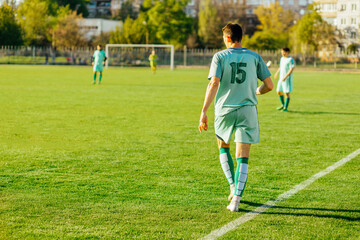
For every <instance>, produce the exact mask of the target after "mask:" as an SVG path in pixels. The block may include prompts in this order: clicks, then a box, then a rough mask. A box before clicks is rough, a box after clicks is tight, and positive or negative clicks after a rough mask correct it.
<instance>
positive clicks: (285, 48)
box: [282, 47, 290, 53]
mask: <svg viewBox="0 0 360 240" xmlns="http://www.w3.org/2000/svg"><path fill="white" fill-rule="evenodd" d="M282 50H283V51H284V52H287V53H289V52H290V48H288V47H283V49H282Z"/></svg>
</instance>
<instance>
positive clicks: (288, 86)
mask: <svg viewBox="0 0 360 240" xmlns="http://www.w3.org/2000/svg"><path fill="white" fill-rule="evenodd" d="M283 88H284V93H285V105H284V110H283V111H284V112H287V111H288V107H289V104H290V93H291V92H292V88H293V85H292V79H291V78H289V79H287V80H286V81H285V82H284V87H283Z"/></svg>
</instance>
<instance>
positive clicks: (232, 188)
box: [228, 184, 235, 201]
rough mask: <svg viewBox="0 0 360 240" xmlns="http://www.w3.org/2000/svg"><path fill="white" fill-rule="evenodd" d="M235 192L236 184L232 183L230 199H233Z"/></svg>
mask: <svg viewBox="0 0 360 240" xmlns="http://www.w3.org/2000/svg"><path fill="white" fill-rule="evenodd" d="M234 193H235V184H231V185H230V195H229V197H228V200H229V201H231V199H232V198H233V197H234Z"/></svg>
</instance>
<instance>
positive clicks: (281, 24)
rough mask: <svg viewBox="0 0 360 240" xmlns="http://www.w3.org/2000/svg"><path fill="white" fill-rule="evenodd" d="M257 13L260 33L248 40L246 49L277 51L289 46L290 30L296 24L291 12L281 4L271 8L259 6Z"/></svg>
mask: <svg viewBox="0 0 360 240" xmlns="http://www.w3.org/2000/svg"><path fill="white" fill-rule="evenodd" d="M255 13H256V15H257V17H258V19H259V21H260V24H259V25H258V26H257V28H258V29H259V30H260V31H257V32H255V34H254V35H253V36H252V37H251V38H250V39H249V40H248V42H247V45H246V47H248V48H252V49H261V50H276V49H279V48H282V47H284V46H286V45H288V42H289V28H290V27H291V25H292V24H293V23H294V17H293V16H294V14H293V12H292V11H291V10H284V9H283V8H282V7H281V5H280V4H279V2H275V3H271V4H270V6H269V7H265V6H259V7H258V8H257V9H255Z"/></svg>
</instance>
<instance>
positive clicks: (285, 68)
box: [274, 47, 295, 112]
mask: <svg viewBox="0 0 360 240" xmlns="http://www.w3.org/2000/svg"><path fill="white" fill-rule="evenodd" d="M289 53H290V49H289V48H287V47H284V48H283V49H282V50H281V55H282V57H281V59H280V68H279V69H278V70H277V72H276V73H275V76H274V77H275V79H276V78H277V76H278V74H279V72H280V77H279V81H278V84H277V88H276V92H277V94H278V95H279V98H280V102H281V106H280V107H278V108H277V110H282V111H283V112H287V111H288V107H289V103H290V93H291V92H292V89H293V83H292V82H293V74H292V72H293V71H294V69H295V61H294V59H293V58H292V57H290V56H289ZM284 94H285V101H284Z"/></svg>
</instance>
